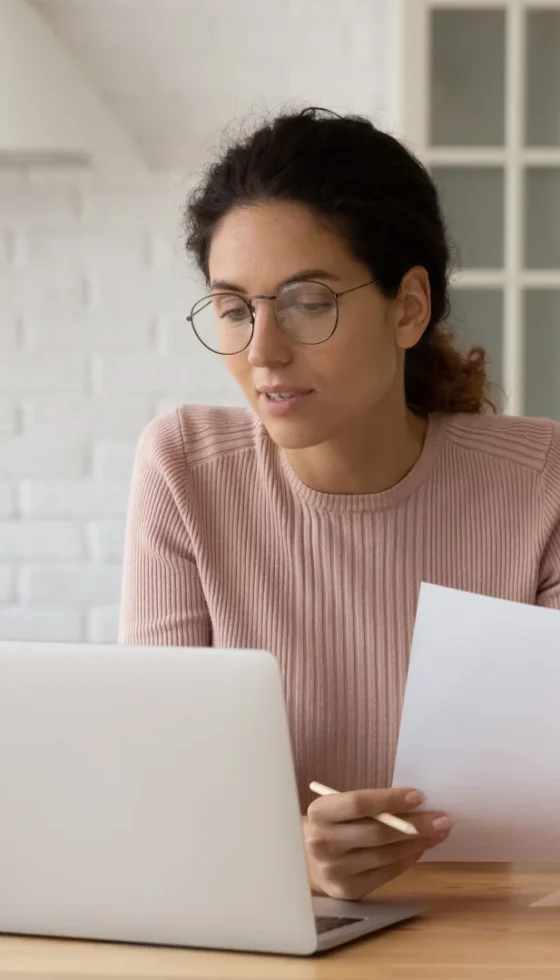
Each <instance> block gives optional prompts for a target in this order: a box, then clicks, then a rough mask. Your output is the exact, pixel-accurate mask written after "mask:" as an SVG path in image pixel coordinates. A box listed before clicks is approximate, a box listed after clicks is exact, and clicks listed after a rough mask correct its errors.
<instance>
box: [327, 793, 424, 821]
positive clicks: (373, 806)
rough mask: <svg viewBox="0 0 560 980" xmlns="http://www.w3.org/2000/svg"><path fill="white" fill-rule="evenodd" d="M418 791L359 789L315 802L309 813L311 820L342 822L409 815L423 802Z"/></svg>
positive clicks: (334, 794) (335, 794)
mask: <svg viewBox="0 0 560 980" xmlns="http://www.w3.org/2000/svg"><path fill="white" fill-rule="evenodd" d="M423 799H424V797H423V796H422V793H420V792H419V791H418V790H417V789H413V788H408V789H406V788H405V789H359V790H354V791H352V792H350V793H333V794H332V796H321V797H319V799H317V800H314V801H313V803H312V804H311V806H310V807H309V810H308V815H309V816H310V817H315V816H317V819H319V820H320V819H323V820H327V821H329V823H342V822H345V821H348V820H361V819H363V818H364V817H374V816H375V815H376V814H378V813H395V814H397V813H402V814H408V813H409V812H410V811H412V810H415V809H416V807H419V806H420V804H421V803H422V802H423Z"/></svg>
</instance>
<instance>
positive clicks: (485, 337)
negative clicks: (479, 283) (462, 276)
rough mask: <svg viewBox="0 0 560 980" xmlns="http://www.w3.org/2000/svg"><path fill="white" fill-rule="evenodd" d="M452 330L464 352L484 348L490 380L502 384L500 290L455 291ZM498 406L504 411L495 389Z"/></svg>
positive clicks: (501, 303) (502, 315)
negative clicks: (474, 348)
mask: <svg viewBox="0 0 560 980" xmlns="http://www.w3.org/2000/svg"><path fill="white" fill-rule="evenodd" d="M449 326H450V327H452V329H453V332H454V334H455V337H456V339H457V346H458V347H459V349H460V350H462V351H465V352H466V351H468V350H470V349H471V348H472V347H484V349H485V351H486V353H487V354H488V357H489V360H490V365H489V375H490V380H491V381H492V382H493V384H494V385H497V386H501V385H502V383H503V347H504V297H503V293H502V290H501V289H454V290H453V291H452V294H451V317H450V320H449ZM492 395H493V400H494V402H495V403H496V406H497V407H498V408H499V409H501V408H503V401H504V397H503V394H502V392H501V391H499V390H494V391H493V393H492Z"/></svg>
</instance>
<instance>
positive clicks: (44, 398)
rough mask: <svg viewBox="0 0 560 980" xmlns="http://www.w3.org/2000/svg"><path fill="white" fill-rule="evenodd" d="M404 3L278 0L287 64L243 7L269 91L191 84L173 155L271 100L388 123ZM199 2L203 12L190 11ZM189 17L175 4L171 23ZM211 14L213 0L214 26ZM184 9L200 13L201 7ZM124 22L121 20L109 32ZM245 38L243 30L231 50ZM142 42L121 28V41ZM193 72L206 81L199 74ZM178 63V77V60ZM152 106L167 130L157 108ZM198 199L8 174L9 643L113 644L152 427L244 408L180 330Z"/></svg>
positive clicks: (5, 606) (3, 421) (0, 483)
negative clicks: (137, 468)
mask: <svg viewBox="0 0 560 980" xmlns="http://www.w3.org/2000/svg"><path fill="white" fill-rule="evenodd" d="M396 2H397V0H350V3H349V5H348V6H347V7H346V8H345V9H344V11H343V12H342V11H341V8H340V5H339V4H336V5H335V4H334V0H328V2H324V3H323V0H321V3H319V0H312V2H311V4H310V3H308V2H307V0H306V2H305V3H303V2H299V0H296V2H290V3H282V2H281V0H278V2H277V3H276V4H275V5H274V9H275V10H276V11H277V14H278V12H279V11H280V9H281V10H282V36H286V37H289V39H290V45H293V44H294V43H295V44H296V48H295V49H293V50H294V64H293V65H290V64H289V62H288V61H287V52H288V53H289V50H290V49H291V48H290V49H289V48H287V47H286V46H284V45H281V46H279V44H278V43H277V41H276V42H274V43H272V42H271V41H270V25H269V24H268V22H267V16H264V15H263V12H262V9H261V7H262V5H260V4H259V5H258V10H257V9H255V17H249V11H248V4H249V0H244V3H243V10H244V11H245V14H244V17H245V18H246V19H247V18H248V20H247V22H248V23H250V24H251V27H252V29H254V32H253V36H252V38H251V50H252V51H253V52H255V51H257V52H258V50H259V37H258V36H256V34H258V31H259V30H262V31H263V32H266V36H267V39H268V40H267V48H266V51H267V54H266V57H265V58H264V59H263V67H262V72H263V87H262V89H261V90H260V91H259V89H258V86H257V87H255V84H254V79H253V77H252V76H251V78H249V76H247V78H245V77H243V78H242V77H241V75H240V76H239V78H238V77H237V74H236V73H235V72H234V73H233V75H232V78H231V79H230V80H229V83H228V86H227V87H224V95H223V97H222V95H220V93H219V86H218V88H216V86H208V91H207V92H206V89H205V87H204V85H203V84H201V86H200V89H199V90H198V92H197V97H196V99H193V98H191V95H190V90H189V92H188V93H185V92H184V91H183V92H182V93H181V98H182V99H183V100H184V104H185V106H187V105H188V115H185V113H184V112H183V110H182V109H181V112H180V113H179V117H180V119H181V123H180V125H176V121H175V122H173V127H172V128H173V132H171V131H167V132H165V133H164V132H163V131H162V132H161V134H160V131H159V128H158V132H157V136H158V139H160V137H161V146H162V147H163V148H164V149H165V148H167V149H169V150H170V149H171V148H173V147H174V148H175V152H176V153H177V154H179V160H180V167H181V168H182V169H183V170H184V171H185V172H186V171H189V170H190V171H194V170H196V168H197V167H198V166H199V164H200V160H201V157H202V155H203V153H202V148H203V150H204V154H206V153H207V148H208V145H209V144H212V145H214V144H215V143H216V142H217V140H216V136H217V134H218V132H219V130H220V128H221V122H219V120H220V119H222V118H227V117H231V116H233V115H236V116H237V117H238V118H239V117H242V116H244V115H245V114H246V113H247V112H248V111H249V110H250V109H251V108H252V107H256V108H257V109H258V108H259V107H260V105H261V97H262V100H264V102H265V103H266V102H267V101H268V103H269V104H271V105H275V104H276V105H277V104H280V103H281V102H282V100H283V99H285V98H288V99H292V100H296V101H299V102H311V103H313V104H327V105H331V106H332V107H333V108H335V109H336V108H338V109H342V110H344V109H345V108H349V107H352V106H353V107H354V108H356V109H358V110H359V111H371V113H372V114H373V115H376V114H377V116H378V118H380V119H381V121H384V120H386V119H387V116H388V112H389V107H390V105H391V103H392V93H391V92H390V91H389V87H388V83H387V79H388V78H389V72H390V64H389V62H390V60H391V57H390V45H388V44H387V43H386V41H387V34H388V32H389V11H390V9H392V8H393V7H394V4H395V3H396ZM80 6H81V5H80ZM86 6H87V7H88V10H90V11H93V6H92V7H91V8H89V5H84V8H83V9H84V11H85V9H86ZM76 9H77V8H76ZM146 9H148V8H146ZM150 9H151V5H150ZM205 9H206V8H205V6H204V5H197V6H196V16H198V17H200V18H203V17H204V16H205V13H204V11H205ZM271 9H272V8H271ZM182 10H183V5H182V4H177V5H176V11H177V14H178V15H179V14H180V13H181V11H182ZM216 10H217V8H216V5H215V4H210V5H209V6H208V11H209V13H208V16H213V17H215V16H216ZM190 11H191V12H190V14H189V17H191V18H192V16H193V11H194V6H192V7H191V8H190ZM88 15H89V14H88ZM285 17H288V18H291V19H292V20H293V24H286V23H284V19H285ZM158 23H159V21H158ZM243 23H245V21H243ZM317 24H319V26H320V31H319V34H317ZM345 25H346V26H345ZM114 28H115V25H114V18H112V16H111V21H110V24H109V23H108V25H107V29H108V31H109V34H108V36H110V37H111V38H113V32H114ZM236 29H237V27H236V21H235V19H232V20H231V23H229V22H228V27H227V32H226V33H227V37H226V36H225V35H224V44H225V45H226V47H225V49H224V50H227V49H228V48H229V50H231V33H232V32H233V31H234V30H236ZM142 30H143V18H140V19H136V18H135V22H134V32H135V33H134V37H136V36H137V35H136V32H139V33H141V32H142ZM150 30H151V28H150ZM172 33H173V32H172ZM207 34H208V36H210V34H211V31H207ZM82 35H83V32H82ZM77 36H78V35H76V37H77ZM132 37H133V35H131V34H130V31H129V30H128V29H127V30H126V31H125V33H124V34H123V39H124V40H126V39H127V38H128V39H130V38H132ZM263 37H264V35H263ZM147 40H148V38H144V42H146V41H147ZM144 42H143V43H144ZM311 42H313V43H311ZM83 43H84V44H85V45H86V46H87V40H86V39H84V40H83ZM131 43H132V42H131ZM245 43H246V39H245V37H243V44H245ZM127 44H128V40H127ZM271 48H272V49H273V51H274V54H273V55H272V56H271V54H270V52H271ZM304 49H305V58H302V56H301V55H302V51H303V50H304ZM138 50H139V52H140V51H142V52H143V51H144V48H142V45H140V46H139V48H138ZM78 53H79V52H78ZM108 57H109V53H108ZM143 57H144V55H143V54H142V58H143ZM213 57H214V62H215V61H216V57H217V54H216V52H214V55H213ZM220 57H221V55H220ZM276 57H277V62H275V61H274V58H276ZM219 60H220V59H219V58H218V61H219ZM121 61H122V59H121ZM199 61H200V64H198V63H197V67H196V72H197V75H199V74H200V72H201V71H202V70H203V68H204V64H205V63H206V61H205V59H204V58H202V60H200V59H199ZM160 62H161V59H160V58H159V56H158V64H159V63H160ZM296 62H297V63H296ZM330 65H332V66H333V70H331V67H330ZM113 67H114V66H113ZM177 69H178V70H177V74H176V82H177V84H181V80H182V79H183V70H184V53H183V52H182V53H181V56H180V62H178V63H177ZM179 69H180V70H179ZM252 70H256V69H254V64H253V68H252ZM265 75H266V79H265ZM170 78H171V76H170ZM111 79H112V82H111V84H113V82H114V81H115V75H114V73H113V74H112V75H111ZM183 84H184V82H183ZM243 85H245V87H246V90H245V89H243ZM236 86H240V88H239V90H237V89H236ZM267 86H268V88H267ZM226 89H227V91H226ZM249 89H250V93H249ZM131 91H132V90H131ZM282 93H284V94H282ZM150 94H151V93H146V99H147V100H148V102H149V100H150ZM146 99H145V98H144V97H143V98H142V100H141V101H142V104H144V103H145V102H146ZM206 99H207V100H208V104H206V101H205V100H206ZM220 99H222V101H221V102H219V100H220ZM163 101H164V104H165V105H166V106H169V105H170V104H171V103H170V100H169V98H167V96H166V97H165V99H164V100H163ZM178 104H180V103H178ZM139 105H140V103H139ZM150 105H151V108H147V109H146V111H149V112H152V116H151V118H152V120H153V122H154V125H155V124H156V123H157V125H158V126H159V120H160V117H161V112H160V109H157V111H156V106H155V103H154V104H153V105H152V104H151V103H150ZM123 107H124V102H123V103H122V104H121V109H122V108H123ZM160 108H161V105H160ZM389 114H390V113H389ZM193 116H196V118H194V119H193ZM185 118H186V119H187V123H186V124H185V122H184V120H185ZM162 125H164V123H162ZM165 125H167V123H165ZM148 129H149V127H147V128H146V129H145V132H146V133H148ZM154 132H155V130H154ZM186 132H188V133H189V137H188V140H185V133H186ZM193 134H194V135H193ZM189 140H190V141H191V143H192V141H193V140H194V141H195V142H196V146H195V145H194V144H193V145H192V146H191V144H190V143H189ZM187 144H188V145H187ZM167 149H166V152H167ZM157 158H158V152H157V150H155V151H154V153H153V154H152V159H157ZM187 190H188V180H187V179H186V176H185V174H184V173H180V174H179V175H177V174H167V175H166V174H163V173H162V174H160V175H156V174H154V175H153V176H151V177H150V176H149V177H146V178H142V179H140V178H138V177H134V178H133V177H132V176H131V177H130V179H128V180H127V179H124V178H123V177H122V176H120V177H119V179H118V181H117V180H110V179H108V178H105V179H104V180H101V179H100V178H98V177H96V176H95V175H93V174H85V175H84V174H83V173H73V172H72V171H66V172H63V171H60V172H56V171H52V170H51V171H49V172H42V173H40V172H38V171H36V172H31V173H27V174H25V173H22V174H21V175H18V174H17V173H13V172H10V173H2V172H1V171H0V639H9V638H12V639H34V640H56V639H59V640H80V639H88V640H92V641H99V642H107V641H110V640H113V639H114V638H115V634H116V626H117V619H118V597H119V583H120V563H121V556H122V544H123V533H124V516H125V511H126V501H127V496H128V488H129V480H130V470H131V466H132V459H133V453H134V447H135V444H136V441H137V438H138V435H139V433H140V431H141V429H142V428H143V427H144V426H145V424H146V423H147V422H148V421H149V419H150V418H151V417H152V416H153V415H154V414H156V412H163V411H167V410H168V409H169V408H171V407H172V406H174V405H177V404H179V403H181V402H183V401H192V402H198V403H205V402H206V403H218V404H242V403H243V398H242V395H241V393H240V392H239V391H238V390H237V388H236V387H235V384H234V383H233V381H232V379H231V378H230V376H229V375H228V373H227V371H226V369H225V367H224V366H223V365H222V364H221V362H220V361H219V359H218V358H216V357H215V356H213V355H212V354H211V353H209V352H207V351H205V350H204V349H203V348H202V347H201V346H200V345H199V344H198V343H197V341H196V339H195V338H194V336H193V335H192V332H191V331H190V328H189V326H188V324H187V323H186V322H185V315H186V314H187V313H188V310H189V308H190V306H191V304H192V302H193V301H194V299H196V298H197V297H198V295H199V294H200V285H199V284H198V283H197V282H196V280H195V278H194V277H193V275H192V273H191V271H190V270H189V268H188V267H187V264H186V261H185V260H184V258H183V249H182V242H181V239H180V231H179V220H178V219H179V212H180V207H181V206H182V204H183V202H184V199H185V196H186V193H187Z"/></svg>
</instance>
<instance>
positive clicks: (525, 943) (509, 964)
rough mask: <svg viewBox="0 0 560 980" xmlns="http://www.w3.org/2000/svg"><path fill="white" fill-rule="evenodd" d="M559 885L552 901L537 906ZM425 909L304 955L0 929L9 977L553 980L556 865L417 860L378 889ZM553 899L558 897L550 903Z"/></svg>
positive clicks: (3, 971) (558, 964) (558, 917)
mask: <svg viewBox="0 0 560 980" xmlns="http://www.w3.org/2000/svg"><path fill="white" fill-rule="evenodd" d="M555 892H558V894H557V895H556V898H555V899H554V898H552V899H551V900H550V904H548V905H547V904H543V905H535V904H534V903H535V902H539V901H540V900H543V899H546V898H547V896H551V895H554V893H555ZM378 894H379V896H380V897H381V896H382V895H387V894H391V895H392V896H398V897H402V898H408V899H414V900H418V899H420V900H421V901H424V900H425V901H427V903H428V904H429V907H430V908H429V913H428V915H427V917H426V918H424V919H421V920H416V921H411V922H409V923H407V924H405V925H402V926H398V927H396V928H394V929H392V930H390V931H388V932H385V933H383V934H379V935H377V936H373V937H372V938H371V939H366V940H361V941H359V942H357V943H354V944H353V945H350V946H347V947H343V948H341V949H340V950H336V951H334V952H332V953H327V954H324V955H322V956H317V957H311V958H309V959H295V958H290V957H281V956H260V955H259V956H255V955H248V956H244V955H241V954H238V953H235V954H234V953H215V952H201V951H198V950H182V949H181V950H179V949H161V948H154V947H135V946H114V945H109V944H104V943H84V942H60V941H55V940H44V939H27V938H19V937H11V936H7V937H2V938H0V978H7V977H10V978H11V980H16V978H17V980H41V978H42V980H46V978H48V980H55V978H56V980H65V978H66V980H68V978H71V980H82V978H83V980H86V978H87V980H101V978H104V980H117V978H119V980H123V978H126V980H132V978H134V980H167V978H169V977H184V978H187V980H194V978H196V980H202V978H204V980H211V978H214V980H217V978H219V980H241V978H243V980H268V978H270V980H541V978H542V980H545V978H546V980H559V978H560V865H556V866H555V867H542V866H539V867H535V866H532V867H522V866H507V865H439V864H434V865H429V864H424V865H419V866H418V867H416V868H414V869H413V870H412V871H411V872H408V873H407V874H406V875H404V876H403V877H401V878H400V879H398V880H397V881H396V882H393V883H392V884H391V885H389V886H387V887H386V888H384V889H382V890H381V891H380V892H378ZM554 901H556V903H557V904H556V905H554V904H553V902H554Z"/></svg>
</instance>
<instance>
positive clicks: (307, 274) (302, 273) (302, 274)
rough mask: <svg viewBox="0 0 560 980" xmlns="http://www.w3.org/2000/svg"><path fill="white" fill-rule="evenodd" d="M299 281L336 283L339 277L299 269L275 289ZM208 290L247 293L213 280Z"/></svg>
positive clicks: (327, 273) (234, 286)
mask: <svg viewBox="0 0 560 980" xmlns="http://www.w3.org/2000/svg"><path fill="white" fill-rule="evenodd" d="M301 279H331V280H332V281H336V282H340V281H341V278H340V276H337V275H336V273H335V272H328V271H327V270H326V269H301V270H299V271H298V272H294V274H293V275H292V276H288V278H287V279H283V280H282V282H279V283H278V284H277V286H276V288H277V289H281V288H282V286H287V285H288V283H290V282H299V281H300V280H301ZM210 289H225V290H226V291H227V292H231V293H246V292H247V290H246V289H243V287H242V286H238V285H236V284H235V283H234V282H227V280H225V279H213V280H212V282H211V283H210Z"/></svg>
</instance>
